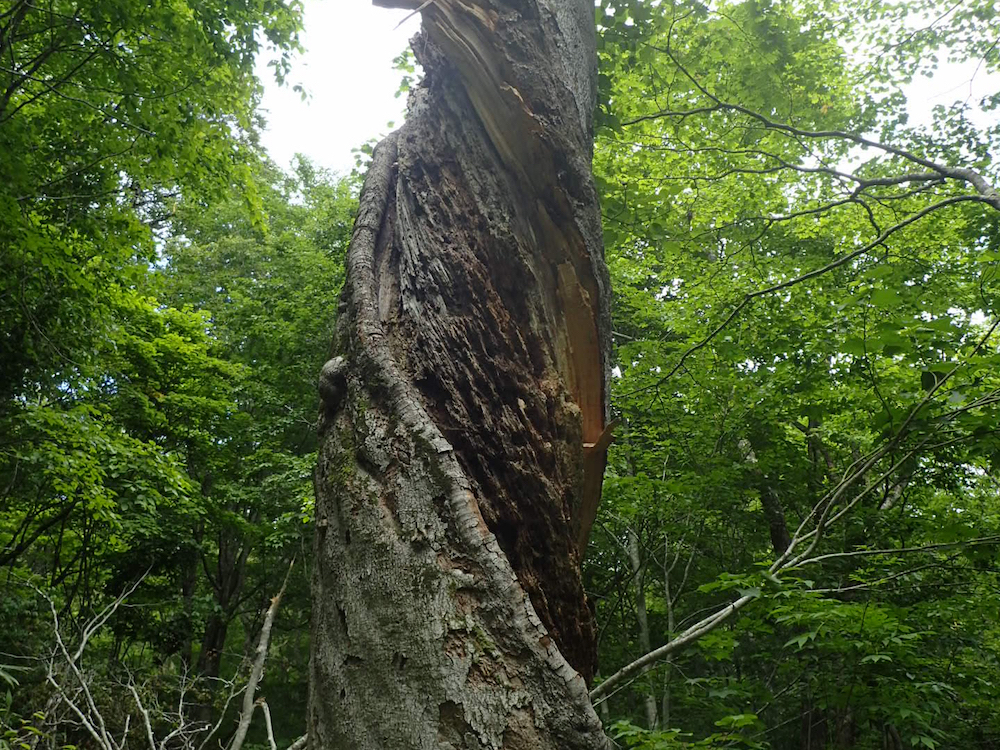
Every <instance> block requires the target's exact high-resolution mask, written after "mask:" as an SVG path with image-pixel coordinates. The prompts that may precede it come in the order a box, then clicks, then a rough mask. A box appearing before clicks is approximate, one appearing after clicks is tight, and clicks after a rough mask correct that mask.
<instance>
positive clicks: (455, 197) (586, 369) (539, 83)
mask: <svg viewBox="0 0 1000 750" xmlns="http://www.w3.org/2000/svg"><path fill="white" fill-rule="evenodd" d="M379 4H383V5H394V6H399V7H410V8H414V9H416V8H418V7H421V6H422V5H426V7H424V8H423V10H422V11H421V12H422V15H423V21H424V28H423V31H422V32H421V34H420V35H418V36H417V37H416V38H415V39H414V43H413V47H414V51H415V53H416V54H417V57H418V59H419V61H420V63H421V64H422V66H423V68H424V71H425V79H424V82H423V85H422V87H421V88H420V89H418V90H417V91H415V92H414V93H413V95H412V96H411V99H410V104H409V107H410V111H409V116H408V118H407V122H406V124H405V125H404V126H403V128H402V129H400V130H399V131H398V132H397V133H394V134H393V135H391V136H390V137H389V138H387V139H386V140H385V141H383V142H382V143H381V144H380V145H379V146H378V148H377V149H376V151H375V155H374V158H373V163H372V165H371V167H370V168H369V174H368V177H367V179H366V182H365V187H364V189H363V191H362V195H361V205H360V209H359V215H358V219H357V222H356V224H355V229H354V237H353V239H352V243H351V248H350V250H349V253H348V280H347V284H346V287H345V290H344V295H343V299H342V302H341V305H342V309H341V316H340V319H339V324H338V330H337V333H336V340H335V342H334V349H335V353H336V355H337V356H336V357H334V359H332V360H331V361H330V362H329V363H328V364H327V366H326V367H325V368H324V371H323V373H322V375H321V384H320V391H321V394H322V397H323V402H324V411H323V415H322V419H321V432H322V445H321V450H320V460H319V465H318V467H317V472H316V496H317V508H316V514H317V535H316V543H315V555H316V564H315V567H314V570H315V575H314V580H313V635H312V643H313V653H312V661H311V697H310V727H309V731H310V747H312V748H314V749H316V750H319V749H320V748H324V749H325V748H352V749H353V748H360V749H364V748H372V749H374V748H390V747H391V748H456V749H457V748H505V749H506V748H509V749H510V750H517V749H521V748H524V749H525V750H527V749H528V748H532V749H535V748H537V749H540V750H544V749H545V748H562V749H568V748H605V747H607V739H606V738H605V736H604V734H603V731H602V729H601V726H600V722H599V720H598V719H597V716H596V714H595V713H594V710H593V708H592V706H591V704H590V701H589V698H588V696H587V690H586V683H587V681H588V680H589V679H590V677H591V676H592V675H593V672H594V669H595V659H596V644H595V637H594V627H593V622H592V615H591V612H590V609H589V607H588V605H587V601H586V597H585V595H584V591H583V586H582V582H581V577H580V557H581V554H582V550H583V548H584V546H585V544H586V537H587V534H588V532H589V529H590V526H591V524H592V522H593V518H594V515H595V514H596V509H597V502H598V499H599V494H600V479H601V476H602V475H603V472H604V463H605V455H606V450H607V446H608V442H609V439H610V429H609V427H608V423H607V383H608V351H609V347H610V326H609V316H608V281H607V272H606V269H605V266H604V262H603V251H602V245H601V228H600V213H599V210H598V205H597V197H596V192H595V190H594V186H593V181H592V177H591V174H590V159H591V155H592V154H591V138H592V133H591V112H592V109H593V106H594V81H595V71H594V65H595V55H594V28H593V6H592V4H590V3H589V2H588V1H587V0H434V2H432V3H430V4H424V3H417V2H414V1H413V0H392V1H391V2H381V3H379Z"/></svg>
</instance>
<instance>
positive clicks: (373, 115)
mask: <svg viewBox="0 0 1000 750" xmlns="http://www.w3.org/2000/svg"><path fill="white" fill-rule="evenodd" d="M304 4H305V30H304V32H303V34H302V41H303V44H304V46H305V48H306V51H305V53H304V54H303V55H300V56H299V57H297V58H296V59H295V60H294V61H293V66H292V73H291V75H290V76H289V85H286V86H285V87H278V86H277V84H275V82H274V78H273V76H272V75H271V71H270V69H267V68H264V66H262V65H260V66H259V68H258V75H259V76H260V78H261V80H262V81H264V101H263V109H264V115H265V117H266V118H267V123H268V127H267V130H266V131H265V132H264V134H263V137H262V141H263V144H264V147H265V148H266V149H267V151H268V153H270V155H271V158H272V159H274V160H275V161H276V162H277V163H278V164H279V165H280V166H282V167H287V166H288V164H289V163H290V162H291V160H292V157H293V156H294V155H295V154H296V153H303V154H305V155H306V156H308V157H309V158H311V159H312V160H313V162H315V163H316V164H317V166H321V167H327V168H329V169H334V170H337V171H339V172H348V171H350V170H351V168H352V167H354V156H353V154H352V153H351V149H353V148H356V147H357V146H360V145H361V144H362V143H364V142H365V141H367V140H368V139H370V138H372V137H375V136H382V135H384V134H385V133H387V132H388V131H389V130H390V129H389V128H388V127H387V126H386V124H387V123H388V122H389V121H390V120H394V121H395V123H396V126H397V127H398V126H399V124H400V123H401V122H402V119H403V118H402V113H403V109H404V107H405V105H406V97H405V95H404V96H402V97H400V98H399V99H396V98H394V94H395V93H396V89H397V88H398V86H399V81H400V79H401V78H402V75H403V74H402V73H400V72H399V71H396V70H393V67H392V60H393V58H395V57H396V56H397V55H399V54H400V53H401V52H402V51H403V50H404V49H406V47H407V42H408V40H409V38H410V37H411V36H413V35H414V34H415V33H416V32H417V30H418V29H419V28H420V17H419V16H414V17H413V18H411V19H410V20H408V21H407V22H406V23H405V24H403V25H402V26H401V27H400V28H398V29H396V28H395V26H396V24H398V23H399V22H400V21H401V20H402V19H404V18H406V16H407V15H408V14H409V11H405V10H387V9H385V8H375V7H373V6H372V4H371V0H325V1H324V0H305V3H304ZM294 83H301V84H303V85H304V86H305V89H306V91H307V92H308V93H309V97H310V98H309V100H307V101H302V99H301V98H300V96H299V95H298V94H297V93H295V92H294V91H292V89H291V84H294Z"/></svg>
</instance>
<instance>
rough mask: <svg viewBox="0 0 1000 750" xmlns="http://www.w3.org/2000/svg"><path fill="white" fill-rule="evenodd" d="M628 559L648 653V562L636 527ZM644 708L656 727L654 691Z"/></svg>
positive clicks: (631, 532) (643, 646) (648, 723)
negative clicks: (640, 544) (641, 547)
mask: <svg viewBox="0 0 1000 750" xmlns="http://www.w3.org/2000/svg"><path fill="white" fill-rule="evenodd" d="M628 559H629V564H630V566H631V568H632V584H633V585H634V586H635V619H636V623H637V624H638V626H639V648H641V649H642V653H644V654H648V653H649V652H650V651H652V650H653V647H652V645H651V642H650V638H649V617H648V616H647V614H646V564H645V561H643V559H642V555H641V550H640V547H639V534H638V532H636V530H635V529H633V528H629V530H628ZM643 708H644V709H645V712H646V726H647V727H649V728H650V729H656V698H655V697H654V696H653V693H652V691H650V692H647V693H646V694H645V695H644V696H643Z"/></svg>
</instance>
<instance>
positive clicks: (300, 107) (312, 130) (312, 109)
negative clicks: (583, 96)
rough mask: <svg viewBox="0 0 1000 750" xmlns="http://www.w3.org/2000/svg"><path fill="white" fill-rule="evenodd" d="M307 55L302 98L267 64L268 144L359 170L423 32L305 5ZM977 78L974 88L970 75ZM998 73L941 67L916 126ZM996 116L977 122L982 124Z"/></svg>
mask: <svg viewBox="0 0 1000 750" xmlns="http://www.w3.org/2000/svg"><path fill="white" fill-rule="evenodd" d="M304 4H305V30H304V32H303V34H302V40H303V44H304V46H305V48H306V51H305V53H304V54H303V55H301V56H299V57H298V58H296V59H295V60H294V63H293V67H292V73H291V75H290V77H289V84H292V83H301V84H303V85H304V86H305V88H306V91H307V92H308V93H309V99H308V100H307V101H302V99H301V97H300V96H299V94H297V93H295V92H294V91H292V89H291V85H287V86H285V87H278V86H277V84H275V82H274V78H273V77H272V76H271V74H270V71H269V70H268V69H266V68H265V67H264V66H263V65H260V66H259V68H258V74H259V75H260V77H261V80H263V81H264V84H265V85H264V100H263V109H264V113H265V117H266V118H267V121H268V127H267V130H266V131H265V132H264V134H263V137H262V140H263V144H264V147H265V148H266V149H267V150H268V152H269V153H270V154H271V157H272V158H273V159H274V160H275V161H276V162H277V163H278V164H279V165H281V166H283V167H287V166H288V165H289V163H290V162H291V160H292V157H293V156H294V155H295V154H296V153H303V154H305V155H306V156H308V157H310V158H311V159H312V160H313V162H315V163H316V164H317V166H321V167H327V168H329V169H333V170H335V171H339V172H342V173H346V172H349V171H350V170H351V168H353V167H354V155H353V154H352V153H351V149H353V148H356V147H358V146H360V145H361V144H363V143H364V142H366V141H367V140H369V139H371V138H373V137H381V136H382V135H384V134H385V133H387V132H388V131H389V129H390V128H388V126H387V124H388V122H389V121H390V120H391V121H394V122H395V124H396V126H398V125H399V124H400V122H401V121H402V119H403V117H402V116H403V110H404V107H405V104H406V97H405V96H402V97H400V98H398V99H397V98H395V93H396V89H397V88H398V86H399V81H400V78H401V77H402V73H400V72H399V71H396V70H394V69H393V67H392V60H393V58H395V57H396V56H397V55H399V54H400V53H401V52H402V51H403V50H404V49H406V47H407V44H408V41H409V38H410V37H411V36H413V34H415V33H416V32H417V30H418V29H419V28H420V17H419V15H418V16H414V17H412V18H410V19H409V20H408V21H407V22H406V23H404V24H403V25H402V26H401V27H400V28H398V29H397V28H395V27H396V25H397V24H398V23H399V22H400V21H401V20H402V19H404V18H406V17H407V15H409V13H410V12H409V11H406V10H387V9H385V8H376V7H373V6H372V4H371V0H305V3H304ZM973 74H976V75H975V80H974V83H973V84H972V86H971V87H970V78H973ZM997 85H998V82H997V75H996V74H994V75H993V76H990V75H988V74H987V72H986V71H985V70H982V69H980V70H978V71H976V64H975V63H974V62H973V63H966V64H964V65H948V64H944V65H942V67H941V69H940V70H938V72H937V75H935V76H934V78H933V79H932V80H927V79H919V80H918V81H917V82H915V83H914V84H913V85H912V86H911V87H909V90H907V92H906V93H907V94H908V97H909V100H910V113H911V117H912V119H913V122H914V124H918V123H919V124H928V123H929V121H930V108H931V107H932V106H933V105H935V104H945V105H948V104H950V103H951V102H953V101H955V100H956V99H965V98H966V97H968V96H969V95H970V94H971V95H972V97H971V101H972V103H976V102H977V101H978V99H979V97H981V96H982V95H984V94H985V93H987V92H988V91H991V90H996V88H997ZM991 116H992V115H982V114H980V116H979V117H974V118H973V119H974V121H975V122H976V124H977V125H979V126H984V125H988V124H990V118H991Z"/></svg>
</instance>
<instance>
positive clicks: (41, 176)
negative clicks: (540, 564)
mask: <svg viewBox="0 0 1000 750" xmlns="http://www.w3.org/2000/svg"><path fill="white" fill-rule="evenodd" d="M596 19H597V23H598V31H599V56H600V61H599V62H600V71H601V74H600V101H601V105H600V110H599V112H598V118H597V122H598V128H597V133H596V140H595V172H596V175H597V182H598V187H599V190H600V192H601V199H602V207H603V215H604V226H605V244H606V252H607V257H608V263H609V266H610V268H611V273H612V282H613V288H614V295H615V297H614V303H613V316H614V343H615V359H616V369H615V378H614V379H613V387H614V395H613V410H614V413H615V416H616V417H617V418H618V419H619V427H618V430H617V441H616V444H615V445H614V447H613V448H612V453H611V457H610V462H609V469H608V472H607V475H606V478H605V485H604V499H603V503H602V509H601V515H600V518H599V520H598V523H597V524H596V526H595V530H594V533H593V534H592V541H591V546H590V548H589V550H588V554H587V557H586V560H585V569H584V573H585V581H586V584H587V590H588V593H589V595H590V597H591V599H592V601H593V602H594V606H595V608H596V613H597V621H598V626H599V629H600V667H601V671H600V674H599V675H598V677H597V679H596V681H595V686H596V687H595V701H596V702H597V703H598V709H599V712H600V713H601V716H602V718H604V720H605V721H606V724H607V726H608V729H609V732H610V733H611V734H612V736H613V737H616V738H617V741H618V742H619V743H620V744H621V745H622V746H626V747H641V748H678V747H744V748H802V749H803V750H812V749H813V748H826V747H837V748H894V749H896V748H910V747H927V748H935V747H969V748H994V747H997V746H998V743H1000V715H998V712H997V710H996V705H998V704H1000V663H998V649H1000V622H998V617H997V615H998V604H1000V580H998V573H1000V567H998V566H1000V559H998V552H997V543H998V542H1000V476H998V473H997V472H998V470H1000V441H998V438H997V424H998V423H997V418H996V412H995V408H996V404H997V401H998V396H1000V391H998V388H1000V355H998V344H997V338H996V337H995V336H994V335H993V332H994V327H995V326H996V323H997V320H998V318H997V317H996V316H997V315H998V314H1000V309H998V303H1000V299H998V291H1000V282H998V280H997V265H998V263H1000V229H998V216H1000V213H998V211H1000V197H998V196H997V191H996V189H995V188H994V187H993V186H995V185H997V184H1000V183H998V175H997V164H996V160H995V155H996V153H997V144H998V141H1000V125H998V124H997V123H998V120H997V117H996V108H997V106H998V105H1000V86H989V85H987V86H986V89H987V91H986V92H985V94H983V93H981V92H982V89H981V88H980V87H982V82H983V81H984V80H985V81H987V82H993V81H995V80H996V78H995V77H990V74H991V73H993V74H995V73H996V72H997V70H998V68H1000V50H998V45H1000V22H998V20H997V11H996V10H995V9H994V7H993V3H992V2H990V1H989V0H965V1H964V2H959V3H947V2H938V1H937V0H909V1H908V2H888V1H885V0H865V1H864V2H850V3H848V2H836V1H835V0H799V1H798V2H780V1H778V0H775V1H773V2H771V1H768V0H746V1H744V2H730V1H725V2H722V1H720V2H713V3H708V4H705V3H700V2H696V1H694V0H677V1H675V2H644V1H640V0H622V1H620V2H603V3H601V4H600V5H598V6H597V8H596ZM301 30H302V14H301V7H300V6H299V5H297V4H295V3H288V4H285V3H280V2H274V1H272V0H174V1H173V2H170V3H162V4H147V3H138V2H133V1H131V0H100V1H99V2H93V3H85V4H75V3H71V2H63V1H62V0H53V2H51V3H48V4H45V5H42V4H35V3H33V2H31V0H7V1H6V2H4V3H0V153H2V154H3V157H2V160H0V262H2V268H3V275H2V277H0V575H2V577H3V578H2V583H0V585H2V592H3V593H2V596H0V682H2V685H0V721H2V732H3V733H2V735H0V744H2V746H3V750H8V748H10V749H11V750H13V748H34V747H38V746H44V747H53V748H55V747H59V748H63V747H66V746H81V747H82V746H87V747H91V746H93V747H101V748H102V750H122V748H123V747H124V745H125V744H126V743H127V742H128V741H131V742H133V743H142V744H149V743H150V742H153V744H154V746H158V747H160V748H164V749H165V748H168V747H170V748H172V747H175V746H183V747H185V748H187V747H190V748H199V747H202V746H206V747H207V746H208V745H209V744H212V743H215V742H221V743H222V744H223V745H225V746H227V747H229V748H230V750H237V748H236V744H237V742H243V741H244V740H243V739H242V737H240V734H239V731H238V724H237V720H238V718H239V717H240V716H242V715H244V712H243V708H242V706H243V696H242V691H243V690H245V688H246V686H247V683H248V681H249V680H252V679H253V675H254V670H253V657H254V653H255V649H256V648H257V646H258V643H259V639H260V633H261V630H262V626H263V624H264V622H265V618H266V615H267V613H268V611H269V607H270V606H271V602H272V597H273V596H274V595H275V594H276V593H277V592H278V591H279V590H283V591H284V595H283V596H282V598H281V608H280V610H278V611H277V615H276V617H275V619H274V625H273V632H272V633H271V636H270V649H269V652H268V657H267V658H268V661H267V668H266V671H265V672H264V676H263V679H262V680H261V681H260V682H259V684H258V685H256V687H257V688H259V693H260V695H259V696H257V694H256V693H254V692H253V691H252V690H251V691H250V695H251V697H252V698H254V699H257V698H258V697H259V700H261V701H264V703H262V704H261V705H262V706H266V707H267V712H266V714H265V715H266V716H267V717H268V718H267V721H266V722H265V721H264V719H263V718H260V714H258V718H256V719H255V720H254V721H253V723H252V724H251V725H250V726H249V735H247V738H246V740H245V741H246V742H247V743H249V744H253V745H256V746H261V747H266V746H268V745H269V744H270V743H271V742H272V741H273V743H274V745H275V746H280V747H286V746H288V745H290V744H292V743H293V742H294V741H295V740H296V739H297V738H298V737H299V736H300V735H301V734H302V732H303V730H304V727H305V723H306V721H305V716H304V707H305V705H306V700H305V691H306V684H307V677H306V672H307V662H308V653H309V648H308V637H309V601H308V590H309V585H308V582H309V572H310V563H309V555H310V548H311V536H312V527H311V522H312V486H311V472H312V467H313V464H314V462H315V449H316V430H315V422H316V415H317V401H318V399H317V395H316V389H315V383H316V374H317V373H318V371H319V368H320V366H321V364H322V362H323V361H324V359H325V355H326V352H327V350H328V346H329V339H330V334H331V330H332V327H333V324H334V321H335V319H336V314H337V309H336V300H337V298H338V294H339V288H340V285H341V284H342V282H343V274H344V272H343V257H344V252H345V250H346V245H347V242H348V240H349V238H350V231H351V223H352V219H353V211H354V208H355V204H356V196H357V188H358V174H357V173H354V174H349V175H343V176H338V175H335V174H332V173H330V172H328V171H326V170H324V169H322V168H319V167H316V166H314V165H313V164H312V163H311V162H310V161H309V160H307V159H304V158H302V159H298V160H297V161H296V162H295V164H294V165H293V167H292V169H291V170H288V171H286V170H283V169H281V168H279V167H278V166H276V165H275V164H274V163H272V162H271V161H270V160H269V158H268V157H267V154H266V152H265V150H264V149H263V148H262V146H261V138H260V134H261V130H262V121H261V113H260V100H261V95H262V85H261V80H260V78H259V68H257V67H256V65H255V60H256V59H258V55H260V54H262V52H264V53H266V54H267V55H269V57H270V58H272V59H273V60H274V65H273V66H271V68H270V69H269V70H268V75H271V76H273V77H274V78H275V79H276V80H277V81H278V82H279V83H280V82H284V83H286V84H287V85H288V86H289V87H290V86H291V82H293V81H294V80H296V79H295V74H294V70H295V68H294V58H295V55H296V54H297V53H298V52H299V48H300V43H299V34H300V33H301ZM400 51H402V50H400ZM941 65H946V66H950V67H946V68H945V70H946V71H954V70H962V71H965V72H967V73H968V78H965V79H962V80H958V78H960V77H956V80H955V90H954V92H953V94H954V96H953V97H952V98H953V99H954V101H952V98H948V99H947V100H946V101H943V102H942V103H940V104H938V105H937V106H935V107H933V108H932V109H929V110H926V112H927V113H926V116H922V117H920V118H918V119H915V120H912V121H911V112H912V111H913V104H912V102H910V101H908V99H909V98H912V97H914V96H920V91H921V85H920V81H926V80H929V79H930V78H931V77H933V76H934V75H935V71H937V70H938V68H939V66H941ZM955 66H959V67H955ZM397 67H398V69H399V70H398V72H397V74H396V75H397V79H401V80H402V84H401V86H400V88H401V90H402V91H404V92H405V90H406V89H407V88H409V87H410V86H414V85H418V80H419V73H418V71H415V70H414V69H413V65H412V62H411V58H410V57H409V56H408V55H407V54H405V53H404V54H401V55H400V57H399V58H398V60H397ZM345 75H346V73H345ZM939 75H940V74H939ZM949 75H951V73H950V72H949ZM969 78H972V79H976V80H977V81H978V83H975V82H974V83H972V84H970V82H969V80H968V79H969ZM935 80H936V81H940V77H938V78H936V79H935ZM331 85H332V84H331ZM974 87H975V88H974ZM972 91H976V92H977V95H976V96H975V97H973V96H972V95H971V92H972ZM343 106H344V110H345V112H346V111H349V110H350V108H351V106H352V105H351V102H344V104H343ZM371 135H372V136H374V135H375V133H372V134H371ZM369 151H370V149H369V148H368V147H362V148H361V149H360V150H359V151H358V152H357V154H356V156H357V160H358V170H359V171H360V170H363V167H364V163H365V160H366V155H367V153H368V152H369ZM293 560H294V561H295V564H294V566H293V565H292V561H293ZM286 576H287V577H286ZM286 581H287V583H286ZM126 594H127V596H124V595H126ZM271 611H273V610H271ZM714 614H720V615H723V614H724V615H725V616H724V617H723V616H720V617H718V618H717V621H716V620H711V621H710V622H709V623H708V626H703V627H700V628H699V629H695V630H691V628H690V626H691V625H692V624H700V623H705V618H706V616H708V617H709V618H711V617H712V616H713V615H714ZM656 649H659V651H658V655H657V658H655V659H650V660H649V661H648V662H646V663H641V664H640V665H639V666H638V667H636V668H633V669H632V670H631V671H629V672H628V673H627V674H626V673H618V674H617V675H616V672H617V670H618V669H619V668H620V667H622V666H625V665H629V664H633V663H634V662H635V660H636V659H638V658H639V657H642V656H643V655H644V654H646V653H649V652H653V651H654V650H656ZM609 678H610V679H609ZM602 686H605V687H603V688H602ZM261 714H264V712H261ZM272 718H273V724H272ZM147 729H148V730H149V731H148V735H149V737H148V742H147V738H146V736H145V735H146V734H147ZM154 740H155V741H154ZM161 743H162V744H161Z"/></svg>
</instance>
